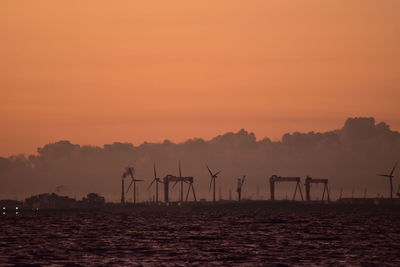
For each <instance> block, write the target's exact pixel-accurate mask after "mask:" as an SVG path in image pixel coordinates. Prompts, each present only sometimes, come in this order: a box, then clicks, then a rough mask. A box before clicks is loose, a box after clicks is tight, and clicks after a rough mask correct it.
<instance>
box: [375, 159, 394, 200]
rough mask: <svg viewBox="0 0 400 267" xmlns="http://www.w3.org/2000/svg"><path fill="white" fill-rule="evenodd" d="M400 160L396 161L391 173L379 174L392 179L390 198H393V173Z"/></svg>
mask: <svg viewBox="0 0 400 267" xmlns="http://www.w3.org/2000/svg"><path fill="white" fill-rule="evenodd" d="M398 163H399V162H396V164H394V166H393V169H392V171H391V172H390V174H377V175H378V176H383V177H387V178H389V180H390V199H393V177H394V175H393V173H394V171H395V169H396V167H397V164H398Z"/></svg>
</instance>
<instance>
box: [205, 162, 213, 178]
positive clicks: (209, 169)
mask: <svg viewBox="0 0 400 267" xmlns="http://www.w3.org/2000/svg"><path fill="white" fill-rule="evenodd" d="M206 166H207V170H208V172H209V173H210V176H211V177H213V174H212V172H211V170H210V168H209V167H208V165H207V164H206Z"/></svg>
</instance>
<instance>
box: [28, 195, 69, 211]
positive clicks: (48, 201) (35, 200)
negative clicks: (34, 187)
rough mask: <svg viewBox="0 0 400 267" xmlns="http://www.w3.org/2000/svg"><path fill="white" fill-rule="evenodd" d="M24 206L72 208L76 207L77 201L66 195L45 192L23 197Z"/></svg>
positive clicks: (30, 207)
mask: <svg viewBox="0 0 400 267" xmlns="http://www.w3.org/2000/svg"><path fill="white" fill-rule="evenodd" d="M24 206H25V207H26V208H29V209H73V208H77V201H76V200H75V199H73V198H69V197H66V196H59V195H56V194H54V193H52V194H49V193H45V194H40V195H36V196H32V197H29V198H27V199H25V205H24Z"/></svg>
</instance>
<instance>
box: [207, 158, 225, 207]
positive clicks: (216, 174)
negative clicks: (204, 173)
mask: <svg viewBox="0 0 400 267" xmlns="http://www.w3.org/2000/svg"><path fill="white" fill-rule="evenodd" d="M206 167H207V170H208V172H209V173H210V177H211V180H210V189H209V190H208V191H209V192H210V191H211V186H212V185H213V202H215V179H217V178H218V174H219V173H220V172H221V171H222V170H220V171H218V172H216V173H212V171H211V170H210V168H209V167H208V165H207V164H206Z"/></svg>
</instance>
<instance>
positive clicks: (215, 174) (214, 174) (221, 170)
mask: <svg viewBox="0 0 400 267" xmlns="http://www.w3.org/2000/svg"><path fill="white" fill-rule="evenodd" d="M220 172H222V170H220V171H218V172H216V173H215V174H214V176H217V175H218V174H219V173H220Z"/></svg>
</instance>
